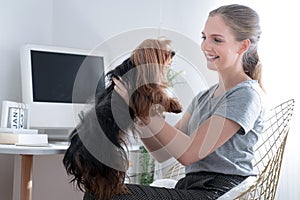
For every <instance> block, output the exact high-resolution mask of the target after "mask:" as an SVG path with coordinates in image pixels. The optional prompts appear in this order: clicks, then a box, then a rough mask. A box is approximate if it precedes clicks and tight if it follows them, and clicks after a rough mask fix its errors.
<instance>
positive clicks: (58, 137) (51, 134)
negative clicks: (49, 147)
mask: <svg viewBox="0 0 300 200" xmlns="http://www.w3.org/2000/svg"><path fill="white" fill-rule="evenodd" d="M72 130H73V129H39V133H41V134H47V135H48V141H49V143H67V142H68V141H69V135H70V133H71V131H72Z"/></svg>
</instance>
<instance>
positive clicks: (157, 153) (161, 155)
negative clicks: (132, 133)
mask: <svg viewBox="0 0 300 200" xmlns="http://www.w3.org/2000/svg"><path fill="white" fill-rule="evenodd" d="M190 117H191V115H190V114H189V113H185V114H184V115H183V116H182V118H181V119H180V120H179V121H178V122H177V123H176V125H175V126H174V127H175V128H176V129H179V130H180V131H182V132H183V133H187V128H188V121H189V119H190ZM141 131H149V130H141ZM141 141H142V142H143V144H144V146H145V147H146V149H147V150H148V152H149V153H150V154H151V155H152V156H153V157H154V158H155V159H156V160H157V161H158V162H164V161H166V160H168V159H170V158H171V157H172V155H171V154H170V153H169V152H168V150H167V149H166V148H165V147H164V146H163V145H162V143H161V142H160V141H159V140H158V139H157V138H156V137H141Z"/></svg>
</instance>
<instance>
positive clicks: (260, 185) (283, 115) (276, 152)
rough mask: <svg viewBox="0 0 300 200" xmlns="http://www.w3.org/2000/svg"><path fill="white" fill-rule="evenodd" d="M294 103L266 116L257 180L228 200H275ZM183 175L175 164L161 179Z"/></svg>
mask: <svg viewBox="0 0 300 200" xmlns="http://www.w3.org/2000/svg"><path fill="white" fill-rule="evenodd" d="M294 104H295V101H294V99H290V100H288V101H285V102H283V103H281V104H280V105H278V106H276V107H274V108H273V109H271V110H270V111H269V112H268V113H267V118H266V120H265V128H264V131H263V133H262V134H261V137H260V139H259V140H258V142H257V143H256V145H255V146H254V151H255V156H254V160H253V167H254V170H255V171H256V172H257V177H256V179H255V180H254V181H251V184H250V185H246V189H244V188H243V187H241V188H243V191H240V192H238V194H236V193H235V194H234V197H231V198H230V199H243V200H244V199H251V200H257V199H260V200H261V199H263V200H272V199H275V194H276V189H277V185H278V180H279V175H280V169H281V163H282V158H283V153H284V148H285V144H286V140H287V136H288V132H289V128H290V127H289V125H290V120H291V117H292V114H293V110H294ZM183 176H184V166H183V165H181V164H180V163H178V162H177V163H175V164H174V165H173V166H172V167H171V168H170V169H168V170H167V172H166V173H165V174H164V176H163V178H172V179H176V180H178V179H179V178H181V177H183ZM248 183H249V181H248ZM248 183H247V184H248ZM237 187H238V186H237Z"/></svg>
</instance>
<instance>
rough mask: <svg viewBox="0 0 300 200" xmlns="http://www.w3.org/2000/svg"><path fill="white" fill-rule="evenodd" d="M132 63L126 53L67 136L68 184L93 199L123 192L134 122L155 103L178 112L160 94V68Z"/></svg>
mask: <svg viewBox="0 0 300 200" xmlns="http://www.w3.org/2000/svg"><path fill="white" fill-rule="evenodd" d="M155 51H160V53H161V52H162V53H161V55H164V56H167V57H169V58H172V57H173V55H174V53H173V52H170V51H167V50H160V49H157V50H155ZM136 53H137V52H136ZM156 54H157V53H156ZM155 56H157V55H155ZM138 59H140V57H139V55H137V54H135V55H132V56H131V57H129V58H128V59H126V60H125V61H124V62H123V63H121V64H120V65H119V66H117V67H116V68H115V69H113V70H111V71H109V72H108V73H107V74H106V76H105V79H106V83H107V84H106V85H107V86H106V88H105V89H103V90H102V91H100V92H99V93H97V94H96V95H95V103H94V104H95V105H94V106H93V108H92V109H91V110H89V111H88V112H86V113H85V114H83V116H82V117H81V122H80V123H79V124H78V126H77V127H76V128H75V129H74V130H73V131H72V133H71V135H70V146H69V148H68V149H67V151H66V153H65V155H64V158H63V164H64V166H65V168H66V171H67V173H68V174H69V175H71V176H72V179H71V181H70V182H73V183H74V184H75V186H77V188H78V189H79V190H81V191H83V192H85V193H89V194H92V195H93V196H94V198H95V199H112V198H113V197H114V196H115V195H118V194H126V193H128V192H129V190H128V189H127V187H126V184H124V181H125V178H126V170H127V169H128V156H127V154H128V149H127V145H128V142H127V139H128V138H127V136H128V133H129V132H132V133H134V132H135V131H136V129H135V123H134V121H135V120H136V119H137V118H141V119H142V118H146V117H147V116H149V110H150V108H151V106H152V105H154V104H160V105H161V106H162V107H163V108H164V110H165V111H166V112H173V113H179V112H181V111H182V107H181V104H180V103H179V102H178V100H177V99H176V98H173V97H170V96H169V95H168V93H167V92H166V88H167V87H168V85H167V78H166V71H165V67H166V66H162V65H160V64H158V65H157V64H150V65H148V64H147V63H146V62H144V63H143V62H140V63H139V62H138ZM150 60H151V59H150ZM165 60H166V59H165ZM151 62H152V61H151ZM157 67H158V68H157ZM154 68H156V69H154ZM153 73H155V75H154V76H153ZM120 77H121V80H122V83H123V84H124V85H125V86H126V88H127V89H128V91H129V94H130V97H129V98H130V99H129V102H126V101H125V100H124V99H123V98H122V97H121V96H120V95H119V94H118V93H116V92H115V91H114V86H115V83H114V82H113V78H117V79H119V80H120ZM149 79H151V80H149ZM157 81H159V82H158V83H157Z"/></svg>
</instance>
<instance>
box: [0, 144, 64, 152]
mask: <svg viewBox="0 0 300 200" xmlns="http://www.w3.org/2000/svg"><path fill="white" fill-rule="evenodd" d="M68 147H69V145H68V143H49V145H48V146H19V145H11V144H0V154H22V155H53V154H64V153H65V152H66V150H67V148H68Z"/></svg>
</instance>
